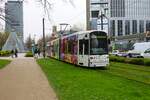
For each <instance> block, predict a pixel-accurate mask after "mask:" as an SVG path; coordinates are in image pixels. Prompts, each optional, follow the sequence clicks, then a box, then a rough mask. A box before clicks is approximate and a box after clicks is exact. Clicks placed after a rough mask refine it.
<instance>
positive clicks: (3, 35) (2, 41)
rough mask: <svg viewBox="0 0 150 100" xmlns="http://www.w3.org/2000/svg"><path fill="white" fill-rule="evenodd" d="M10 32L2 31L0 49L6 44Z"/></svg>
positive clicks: (0, 33)
mask: <svg viewBox="0 0 150 100" xmlns="http://www.w3.org/2000/svg"><path fill="white" fill-rule="evenodd" d="M8 36H9V33H7V32H6V33H4V32H0V50H1V49H2V47H3V46H4V44H5V42H6V41H7V39H8Z"/></svg>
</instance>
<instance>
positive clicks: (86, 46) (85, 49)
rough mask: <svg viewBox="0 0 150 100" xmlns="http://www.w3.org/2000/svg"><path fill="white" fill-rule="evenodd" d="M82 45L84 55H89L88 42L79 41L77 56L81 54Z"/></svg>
mask: <svg viewBox="0 0 150 100" xmlns="http://www.w3.org/2000/svg"><path fill="white" fill-rule="evenodd" d="M83 44H84V55H88V54H89V41H88V40H79V54H80V55H82V54H83Z"/></svg>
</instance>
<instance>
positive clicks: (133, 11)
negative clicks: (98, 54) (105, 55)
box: [89, 0, 150, 38]
mask: <svg viewBox="0 0 150 100" xmlns="http://www.w3.org/2000/svg"><path fill="white" fill-rule="evenodd" d="M102 9H103V10H104V11H103V12H104V14H105V15H106V16H107V18H108V20H109V28H108V29H109V35H110V36H114V37H123V36H131V35H136V34H142V33H146V32H147V31H150V0H90V19H89V21H91V29H95V28H96V26H95V25H96V24H94V23H95V21H93V20H97V19H98V14H99V11H101V10H102ZM128 38H130V37H128Z"/></svg>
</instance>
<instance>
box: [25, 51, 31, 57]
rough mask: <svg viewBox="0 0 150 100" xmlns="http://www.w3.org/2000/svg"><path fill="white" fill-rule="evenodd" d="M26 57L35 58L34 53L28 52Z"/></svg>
mask: <svg viewBox="0 0 150 100" xmlns="http://www.w3.org/2000/svg"><path fill="white" fill-rule="evenodd" d="M25 57H33V54H32V52H31V51H29V52H27V53H26V55H25Z"/></svg>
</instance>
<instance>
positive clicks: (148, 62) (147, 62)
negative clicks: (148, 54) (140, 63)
mask: <svg viewBox="0 0 150 100" xmlns="http://www.w3.org/2000/svg"><path fill="white" fill-rule="evenodd" d="M144 65H146V66H150V59H146V58H145V59H144Z"/></svg>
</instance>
